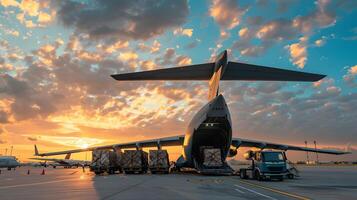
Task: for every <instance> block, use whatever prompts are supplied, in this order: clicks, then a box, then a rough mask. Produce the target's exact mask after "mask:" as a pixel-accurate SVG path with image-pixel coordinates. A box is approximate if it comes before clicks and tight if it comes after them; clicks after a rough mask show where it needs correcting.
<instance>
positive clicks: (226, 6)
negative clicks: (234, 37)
mask: <svg viewBox="0 0 357 200" xmlns="http://www.w3.org/2000/svg"><path fill="white" fill-rule="evenodd" d="M246 11H247V9H246V8H240V7H239V6H238V3H237V1H235V0H227V1H224V0H212V3H211V5H210V10H209V14H210V16H211V17H213V19H214V20H215V21H216V22H217V23H218V25H219V26H220V27H221V29H233V28H234V27H236V26H238V25H239V23H240V21H241V17H242V16H243V15H244V13H245V12H246Z"/></svg>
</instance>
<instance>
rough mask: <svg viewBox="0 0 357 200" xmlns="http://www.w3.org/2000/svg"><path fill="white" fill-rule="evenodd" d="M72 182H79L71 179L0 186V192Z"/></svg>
mask: <svg viewBox="0 0 357 200" xmlns="http://www.w3.org/2000/svg"><path fill="white" fill-rule="evenodd" d="M74 180H79V179H78V178H75V179H74V178H72V179H64V180H57V181H45V182H39V183H27V184H19V185H9V186H0V190H1V189H9V188H17V187H26V186H34V185H44V184H50V183H60V182H66V181H74Z"/></svg>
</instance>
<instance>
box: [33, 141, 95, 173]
mask: <svg viewBox="0 0 357 200" xmlns="http://www.w3.org/2000/svg"><path fill="white" fill-rule="evenodd" d="M39 155H41V154H39V151H38V149H37V146H36V145H35V156H39ZM70 158H71V153H67V155H66V157H65V158H64V159H58V158H30V159H31V160H39V161H45V163H41V165H44V166H45V167H46V166H47V165H52V167H53V168H56V167H57V166H63V167H65V168H71V167H86V166H89V165H90V162H89V161H85V160H73V159H70ZM48 161H49V162H53V163H55V164H46V162H48Z"/></svg>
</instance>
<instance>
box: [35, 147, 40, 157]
mask: <svg viewBox="0 0 357 200" xmlns="http://www.w3.org/2000/svg"><path fill="white" fill-rule="evenodd" d="M38 155H39V153H38V149H37V146H36V145H35V156H38Z"/></svg>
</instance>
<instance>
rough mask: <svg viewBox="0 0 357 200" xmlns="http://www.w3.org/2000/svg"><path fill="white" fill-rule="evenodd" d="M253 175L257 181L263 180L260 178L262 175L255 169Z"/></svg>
mask: <svg viewBox="0 0 357 200" xmlns="http://www.w3.org/2000/svg"><path fill="white" fill-rule="evenodd" d="M254 177H255V179H257V180H258V181H262V180H263V179H262V176H260V173H259V171H258V170H256V171H255V173H254Z"/></svg>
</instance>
